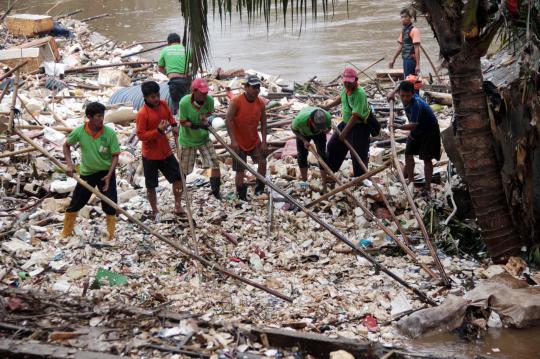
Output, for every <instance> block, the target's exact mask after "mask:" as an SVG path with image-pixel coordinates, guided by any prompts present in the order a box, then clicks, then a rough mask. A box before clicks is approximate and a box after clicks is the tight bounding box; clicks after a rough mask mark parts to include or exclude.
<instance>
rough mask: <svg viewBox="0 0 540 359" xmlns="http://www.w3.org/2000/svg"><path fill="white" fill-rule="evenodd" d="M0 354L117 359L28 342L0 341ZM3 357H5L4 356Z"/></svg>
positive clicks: (111, 356) (24, 356)
mask: <svg viewBox="0 0 540 359" xmlns="http://www.w3.org/2000/svg"><path fill="white" fill-rule="evenodd" d="M0 354H1V355H2V356H3V357H4V358H54V359H68V358H69V359H90V358H93V359H118V358H123V357H120V356H118V355H111V354H104V353H99V352H94V351H87V350H79V349H77V348H69V347H66V346H62V345H52V344H40V343H33V342H30V341H28V340H12V339H6V338H2V339H0ZM4 355H5V356H4Z"/></svg>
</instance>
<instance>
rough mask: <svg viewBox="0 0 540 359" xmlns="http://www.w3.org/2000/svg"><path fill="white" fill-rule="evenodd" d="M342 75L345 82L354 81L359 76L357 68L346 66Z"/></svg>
mask: <svg viewBox="0 0 540 359" xmlns="http://www.w3.org/2000/svg"><path fill="white" fill-rule="evenodd" d="M341 77H342V78H343V82H354V81H356V77H357V76H356V70H355V69H353V68H352V67H346V68H345V70H343V73H342V74H341Z"/></svg>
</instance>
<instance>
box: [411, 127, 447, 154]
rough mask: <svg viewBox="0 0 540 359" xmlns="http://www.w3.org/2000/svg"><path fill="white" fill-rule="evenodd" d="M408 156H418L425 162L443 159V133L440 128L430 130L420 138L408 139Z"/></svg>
mask: <svg viewBox="0 0 540 359" xmlns="http://www.w3.org/2000/svg"><path fill="white" fill-rule="evenodd" d="M405 155H406V156H418V157H419V158H420V159H421V160H423V161H430V160H432V159H435V160H437V161H439V160H440V159H441V133H440V130H439V126H437V127H434V128H432V129H430V130H429V131H428V132H426V133H425V134H423V135H422V136H420V137H415V138H414V139H413V138H411V137H410V136H409V137H408V138H407V145H406V146H405Z"/></svg>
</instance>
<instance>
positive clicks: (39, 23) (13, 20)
mask: <svg viewBox="0 0 540 359" xmlns="http://www.w3.org/2000/svg"><path fill="white" fill-rule="evenodd" d="M6 26H7V28H8V31H9V32H10V33H12V34H13V35H16V36H27V37H33V36H36V35H39V34H41V33H44V32H49V31H51V30H52V29H53V26H54V23H53V19H52V16H46V15H34V14H17V15H11V16H8V17H6Z"/></svg>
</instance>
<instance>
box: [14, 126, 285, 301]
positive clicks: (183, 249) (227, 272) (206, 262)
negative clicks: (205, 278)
mask: <svg viewBox="0 0 540 359" xmlns="http://www.w3.org/2000/svg"><path fill="white" fill-rule="evenodd" d="M14 131H15V133H16V134H18V135H19V137H20V138H22V139H23V140H24V141H26V142H28V143H29V144H30V145H31V146H32V147H34V148H35V149H37V150H38V151H39V152H41V153H42V154H43V155H44V156H45V157H47V158H48V159H49V160H50V161H52V162H53V163H54V164H55V165H56V166H57V167H58V168H60V169H61V170H62V171H63V172H66V171H67V168H66V167H65V166H64V164H63V163H61V162H60V161H59V160H57V159H56V158H55V157H53V155H51V154H50V152H49V151H47V150H45V149H44V148H43V147H41V146H40V145H39V144H38V143H36V142H35V141H33V140H32V139H31V138H29V137H28V136H26V135H25V134H24V133H23V132H22V131H21V130H19V129H18V128H15V129H14ZM73 178H74V179H75V180H76V181H77V182H78V183H79V184H80V185H81V186H83V187H84V188H86V189H87V190H89V191H90V192H92V193H93V194H94V195H95V196H96V197H98V198H99V199H101V200H102V201H103V202H105V203H107V204H108V205H109V206H111V207H112V208H114V209H115V210H116V211H118V212H119V213H121V214H123V215H124V216H126V218H127V219H128V220H129V221H131V222H132V223H134V224H136V225H138V226H139V227H141V228H142V229H143V230H145V231H146V232H148V233H150V234H151V235H153V236H154V237H156V238H157V239H159V240H161V241H162V242H165V243H167V244H168V245H170V246H171V247H173V248H175V249H177V250H179V251H180V252H181V253H182V254H184V255H185V256H187V257H191V258H193V259H196V260H197V261H199V262H201V263H202V264H204V265H205V266H207V267H208V268H210V269H211V270H214V269H215V270H217V271H218V272H220V273H223V274H225V275H227V276H229V277H232V278H234V279H237V280H239V281H240V282H242V283H245V284H247V285H250V286H252V287H255V288H257V289H260V290H263V291H265V292H267V293H269V294H272V295H273V296H276V297H278V298H281V299H283V300H285V301H287V302H290V303H292V301H293V299H292V298H291V297H288V296H286V295H284V294H281V293H279V292H277V291H275V290H273V289H270V288H268V287H266V286H264V285H262V284H259V283H257V282H254V281H252V280H250V279H247V278H244V277H242V276H240V275H238V274H236V273H234V272H232V271H230V270H228V269H226V268H223V267H221V266H220V265H218V264H216V263H215V262H212V261H209V260H207V259H205V258H204V257H201V256H200V255H197V254H195V253H193V252H191V251H190V250H189V249H187V248H186V247H184V246H181V245H179V244H178V243H176V242H174V241H172V240H170V239H168V238H166V237H164V236H162V235H161V234H159V233H157V232H155V231H154V230H152V229H151V228H150V227H148V226H147V225H145V224H144V223H142V222H141V221H139V220H138V219H136V218H135V217H133V216H132V215H130V214H129V213H128V212H127V211H126V210H125V209H123V208H121V207H120V206H118V205H117V204H116V203H115V202H113V201H112V200H111V199H110V198H109V197H107V196H105V195H104V194H103V193H101V192H99V191H98V190H96V189H95V188H94V187H92V186H90V185H89V184H88V183H87V182H86V181H84V180H83V179H81V178H80V177H79V176H78V175H77V174H74V175H73Z"/></svg>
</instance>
